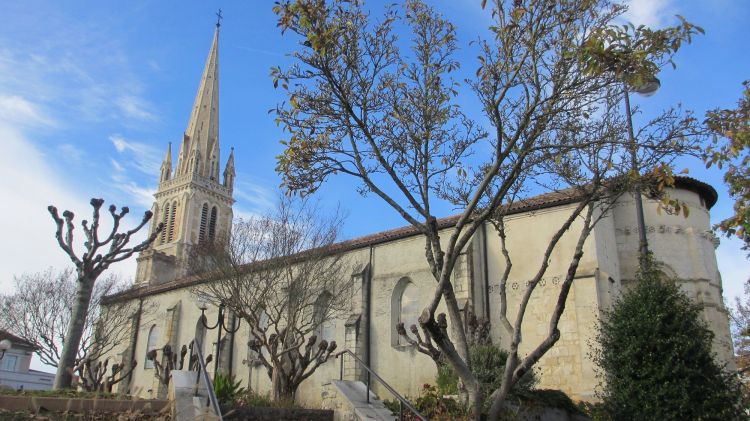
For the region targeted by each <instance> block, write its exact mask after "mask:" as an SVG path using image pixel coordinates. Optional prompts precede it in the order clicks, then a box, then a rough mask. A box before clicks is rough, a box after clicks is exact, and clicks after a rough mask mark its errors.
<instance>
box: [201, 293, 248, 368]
mask: <svg viewBox="0 0 750 421" xmlns="http://www.w3.org/2000/svg"><path fill="white" fill-rule="evenodd" d="M198 306H199V308H200V309H201V323H202V324H203V327H205V328H206V329H207V330H214V329H217V328H218V329H219V332H218V337H217V339H216V355H215V358H214V375H216V373H217V372H218V370H219V357H220V355H221V354H220V351H221V332H222V330H224V331H226V332H227V333H229V334H232V335H233V334H235V333H237V331H238V330H240V324H239V323H235V318H234V317H232V318H231V319H232V324H231V326H229V327H227V326H225V324H224V310H225V307H224V304H219V317H218V318H217V319H216V323H214V324H213V326H209V325H208V323H206V320H207V319H206V315H205V312H206V309H207V308H208V306H207V305H206V303H205V302H204V301H201V302H199V303H198ZM235 324H236V326H235ZM201 345H202V344H201Z"/></svg>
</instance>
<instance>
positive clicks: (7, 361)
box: [0, 355, 18, 371]
mask: <svg viewBox="0 0 750 421" xmlns="http://www.w3.org/2000/svg"><path fill="white" fill-rule="evenodd" d="M17 363H18V357H17V356H16V355H6V356H5V357H3V360H2V365H0V370H3V371H16V364H17Z"/></svg>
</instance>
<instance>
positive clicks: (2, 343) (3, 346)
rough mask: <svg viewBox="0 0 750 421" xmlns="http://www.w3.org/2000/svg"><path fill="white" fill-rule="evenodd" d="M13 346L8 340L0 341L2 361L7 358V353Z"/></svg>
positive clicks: (0, 358)
mask: <svg viewBox="0 0 750 421" xmlns="http://www.w3.org/2000/svg"><path fill="white" fill-rule="evenodd" d="M11 346H13V344H12V343H11V342H10V340H8V339H3V340H2V341H0V360H2V359H3V357H4V356H5V351H7V350H9V349H10V347H11Z"/></svg>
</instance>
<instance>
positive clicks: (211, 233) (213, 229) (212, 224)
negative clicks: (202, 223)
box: [208, 206, 218, 241]
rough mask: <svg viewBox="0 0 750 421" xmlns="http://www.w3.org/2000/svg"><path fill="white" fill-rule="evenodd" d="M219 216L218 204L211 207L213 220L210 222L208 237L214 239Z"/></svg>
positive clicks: (210, 239)
mask: <svg viewBox="0 0 750 421" xmlns="http://www.w3.org/2000/svg"><path fill="white" fill-rule="evenodd" d="M217 217H218V211H217V210H216V206H214V207H213V208H211V221H210V222H209V223H208V239H209V241H213V240H214V237H215V236H216V218H217Z"/></svg>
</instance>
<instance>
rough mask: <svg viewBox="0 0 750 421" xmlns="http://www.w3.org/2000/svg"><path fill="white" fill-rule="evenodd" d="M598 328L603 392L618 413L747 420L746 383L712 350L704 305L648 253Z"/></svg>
mask: <svg viewBox="0 0 750 421" xmlns="http://www.w3.org/2000/svg"><path fill="white" fill-rule="evenodd" d="M645 263H646V264H645V265H644V267H643V269H641V271H640V272H639V273H638V278H637V280H638V283H637V285H636V286H635V287H634V289H633V290H631V291H628V292H625V293H624V294H623V295H622V297H620V299H619V300H618V301H617V302H616V303H615V305H614V307H613V309H612V310H611V311H610V312H608V313H607V314H606V315H605V316H604V318H603V320H602V322H601V324H600V326H599V330H598V335H597V341H598V343H599V347H600V349H599V350H598V351H596V352H595V354H594V359H595V361H596V363H597V364H598V365H599V366H600V367H601V369H602V370H603V374H604V384H603V389H602V390H601V391H600V395H599V397H600V398H601V399H602V401H603V405H604V410H605V412H606V413H607V414H608V415H609V416H610V417H611V418H612V419H614V420H678V419H684V420H735V419H746V415H745V414H744V412H743V411H742V410H741V408H740V406H739V399H740V393H739V383H738V381H737V379H736V378H735V376H734V374H733V373H728V372H726V371H724V370H723V368H722V367H720V366H719V365H718V364H717V363H716V361H715V359H714V355H713V354H712V352H711V341H712V338H713V334H712V333H711V331H710V330H709V328H708V327H707V325H706V323H705V322H704V321H703V320H702V319H701V308H700V306H699V305H697V304H694V303H693V302H692V301H691V300H690V298H688V297H687V296H685V295H684V294H683V293H681V292H680V291H679V288H678V287H677V286H676V285H675V284H674V283H672V282H671V281H670V280H668V279H665V278H664V276H663V274H662V273H661V272H660V271H659V269H658V266H657V265H656V263H655V262H654V261H653V260H652V259H651V257H650V256H648V257H647V259H646V261H645Z"/></svg>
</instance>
